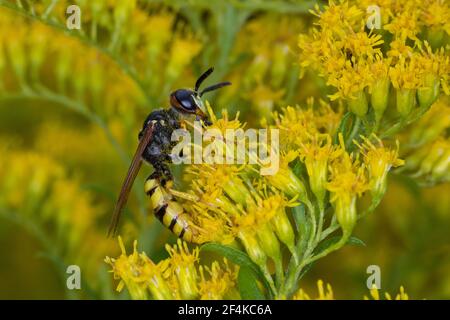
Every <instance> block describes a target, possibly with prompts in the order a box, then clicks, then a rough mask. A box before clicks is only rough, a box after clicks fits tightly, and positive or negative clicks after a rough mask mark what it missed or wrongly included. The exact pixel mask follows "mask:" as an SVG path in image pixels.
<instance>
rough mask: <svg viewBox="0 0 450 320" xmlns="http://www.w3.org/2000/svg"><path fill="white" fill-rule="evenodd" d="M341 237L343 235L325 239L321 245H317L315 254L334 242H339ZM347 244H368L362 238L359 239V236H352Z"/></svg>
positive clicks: (362, 245) (363, 245)
mask: <svg viewBox="0 0 450 320" xmlns="http://www.w3.org/2000/svg"><path fill="white" fill-rule="evenodd" d="M339 239H341V236H335V237H331V238H329V239H325V240H324V241H322V242H321V243H319V245H318V246H317V247H316V249H315V250H314V254H315V255H317V254H319V253H321V252H322V251H324V250H326V249H327V248H329V247H330V246H332V245H333V244H335V243H337V242H338V241H339ZM346 244H350V245H355V246H361V247H365V246H366V244H365V243H364V241H362V240H361V239H358V238H357V237H350V238H349V239H348V241H347V243H346Z"/></svg>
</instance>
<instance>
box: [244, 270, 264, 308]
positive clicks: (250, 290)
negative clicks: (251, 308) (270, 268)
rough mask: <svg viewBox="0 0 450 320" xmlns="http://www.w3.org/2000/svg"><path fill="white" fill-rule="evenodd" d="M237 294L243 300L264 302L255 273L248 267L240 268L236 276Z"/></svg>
mask: <svg viewBox="0 0 450 320" xmlns="http://www.w3.org/2000/svg"><path fill="white" fill-rule="evenodd" d="M238 285H239V293H240V294H241V298H242V299H243V300H264V299H265V297H264V294H263V293H262V292H261V290H260V289H259V287H258V279H257V278H256V277H255V273H254V272H253V271H252V270H251V269H250V268H248V267H241V268H240V269H239V275H238Z"/></svg>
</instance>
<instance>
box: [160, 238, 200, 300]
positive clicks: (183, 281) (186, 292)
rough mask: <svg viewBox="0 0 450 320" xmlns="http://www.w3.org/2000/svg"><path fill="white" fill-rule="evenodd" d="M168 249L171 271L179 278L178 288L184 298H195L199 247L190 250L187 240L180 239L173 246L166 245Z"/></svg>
mask: <svg viewBox="0 0 450 320" xmlns="http://www.w3.org/2000/svg"><path fill="white" fill-rule="evenodd" d="M166 251H167V252H168V253H169V255H170V269H171V272H172V273H173V274H174V275H175V276H176V277H177V279H178V288H179V290H180V295H181V297H182V298H183V299H194V298H195V297H196V296H197V294H198V288H197V270H196V268H195V263H197V262H198V254H199V249H198V247H197V248H195V249H193V251H192V253H191V252H189V249H188V247H187V244H186V242H182V241H181V240H180V239H178V241H177V244H176V245H174V246H173V247H171V246H169V245H166Z"/></svg>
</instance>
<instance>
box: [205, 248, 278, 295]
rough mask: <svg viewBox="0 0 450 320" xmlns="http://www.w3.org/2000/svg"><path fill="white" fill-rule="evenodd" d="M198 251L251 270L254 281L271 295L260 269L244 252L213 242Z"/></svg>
mask: <svg viewBox="0 0 450 320" xmlns="http://www.w3.org/2000/svg"><path fill="white" fill-rule="evenodd" d="M200 250H201V251H211V252H215V253H217V254H219V255H221V256H223V257H225V258H227V259H228V260H230V261H231V262H233V263H235V264H237V265H239V266H240V267H244V268H247V269H248V270H251V272H252V273H253V274H254V276H255V279H259V280H260V281H261V282H262V283H263V284H264V286H265V287H266V289H267V292H268V293H269V295H271V294H272V291H271V289H270V285H269V283H268V282H267V280H266V278H265V277H264V274H263V273H262V272H261V269H260V268H259V267H258V265H257V264H256V263H254V262H253V261H252V260H251V259H250V257H249V256H248V255H247V254H246V253H245V252H243V251H241V250H238V249H236V248H232V247H230V246H225V245H222V244H220V243H215V242H209V243H205V244H204V245H202V246H201V247H200ZM269 298H270V297H269Z"/></svg>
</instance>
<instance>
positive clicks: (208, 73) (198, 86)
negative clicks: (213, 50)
mask: <svg viewBox="0 0 450 320" xmlns="http://www.w3.org/2000/svg"><path fill="white" fill-rule="evenodd" d="M213 71H214V68H212V67H211V68H209V69H208V70H206V71H205V72H203V74H202V75H201V76H200V77H199V78H198V79H197V81H196V82H195V89H194V91H195V92H197V91H198V89H199V88H200V85H201V84H202V82H203V81H205V79H206V78H208V77H209V75H210V74H211V73H212V72H213Z"/></svg>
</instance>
